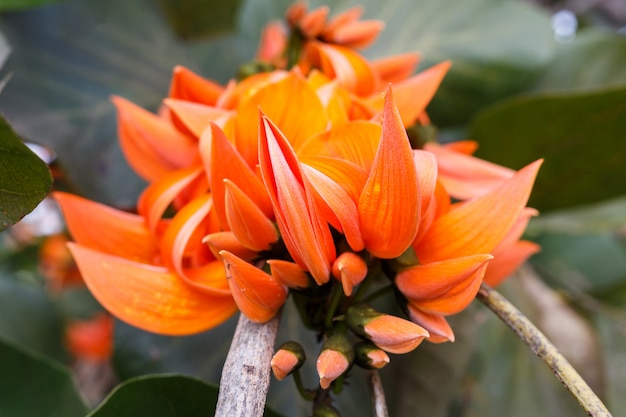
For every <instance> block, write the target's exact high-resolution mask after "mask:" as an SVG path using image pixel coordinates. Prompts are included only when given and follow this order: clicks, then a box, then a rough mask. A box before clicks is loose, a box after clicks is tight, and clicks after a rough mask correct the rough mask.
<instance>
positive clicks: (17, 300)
mask: <svg viewBox="0 0 626 417" xmlns="http://www.w3.org/2000/svg"><path fill="white" fill-rule="evenodd" d="M30 262H31V263H33V260H32V259H31V260H30ZM25 274H26V273H25V272H24V271H20V272H12V273H9V272H7V271H0V337H2V338H3V339H5V340H11V341H14V342H16V343H19V344H20V345H22V346H26V347H28V348H29V349H32V350H35V351H37V352H40V353H42V354H45V355H47V356H49V357H51V358H54V359H57V360H59V361H66V360H67V353H66V351H65V348H64V346H63V334H64V333H63V331H64V325H63V318H62V316H61V314H60V312H59V310H58V308H57V306H56V305H55V304H54V303H53V302H52V301H51V300H50V297H49V295H48V294H46V292H45V291H44V289H43V287H42V286H41V285H40V284H38V283H29V282H24V281H21V280H18V279H17V276H19V275H22V276H23V275H25ZM0 358H1V357H0ZM0 360H1V359H0ZM0 415H1V414H0Z"/></svg>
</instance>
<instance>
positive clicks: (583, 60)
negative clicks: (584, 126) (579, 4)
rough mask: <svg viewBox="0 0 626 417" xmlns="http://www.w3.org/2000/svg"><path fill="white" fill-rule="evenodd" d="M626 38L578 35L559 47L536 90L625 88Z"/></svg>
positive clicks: (593, 31) (593, 33) (608, 34)
mask: <svg viewBox="0 0 626 417" xmlns="http://www.w3.org/2000/svg"><path fill="white" fill-rule="evenodd" d="M624 68H626V38H625V37H624V36H623V35H619V34H617V33H612V32H606V31H602V30H599V29H593V28H590V29H586V30H582V31H580V32H578V33H577V34H576V37H575V38H574V40H573V41H571V42H566V43H560V44H558V46H557V49H556V53H555V54H554V57H553V58H552V62H551V63H550V65H547V66H546V67H545V71H543V72H542V73H541V74H540V76H539V78H538V79H537V81H536V83H535V85H534V86H533V89H535V90H554V89H556V90H569V91H572V90H577V91H578V90H591V89H594V88H600V87H607V86H611V85H613V86H615V85H624V84H626V71H624Z"/></svg>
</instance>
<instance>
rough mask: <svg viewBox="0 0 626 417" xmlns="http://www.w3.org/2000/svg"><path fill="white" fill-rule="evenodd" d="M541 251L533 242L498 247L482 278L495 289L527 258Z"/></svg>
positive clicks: (522, 241)
mask: <svg viewBox="0 0 626 417" xmlns="http://www.w3.org/2000/svg"><path fill="white" fill-rule="evenodd" d="M540 250H541V246H539V245H538V244H536V243H535V242H530V241H527V240H520V241H517V242H513V243H511V244H509V245H507V246H505V247H502V248H500V247H498V249H496V250H495V251H494V252H493V256H494V259H493V261H491V262H489V267H488V268H487V272H485V277H484V278H483V279H484V281H485V283H486V284H488V285H490V286H491V287H497V286H498V285H500V284H501V283H502V282H503V281H504V280H505V279H507V278H508V277H510V276H511V275H512V274H513V272H515V271H516V270H517V269H518V268H519V267H520V266H521V265H522V264H523V263H524V262H526V260H528V258H530V257H531V256H533V255H534V254H535V253H537V252H539V251H540Z"/></svg>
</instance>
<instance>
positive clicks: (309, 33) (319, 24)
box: [299, 6, 330, 38]
mask: <svg viewBox="0 0 626 417" xmlns="http://www.w3.org/2000/svg"><path fill="white" fill-rule="evenodd" d="M329 12H330V8H329V7H328V6H320V7H318V8H316V9H313V10H311V11H310V12H309V13H307V14H305V15H304V16H302V19H300V22H299V26H300V31H302V34H303V35H304V37H305V38H315V37H316V36H317V35H319V34H320V33H321V32H322V30H323V29H324V26H325V25H326V18H327V17H328V13H329Z"/></svg>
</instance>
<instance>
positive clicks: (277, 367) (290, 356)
mask: <svg viewBox="0 0 626 417" xmlns="http://www.w3.org/2000/svg"><path fill="white" fill-rule="evenodd" d="M305 359H306V355H305V354H304V349H303V348H302V346H300V344H299V343H296V342H285V343H283V344H282V345H281V346H280V347H279V348H278V350H277V351H276V353H275V354H274V356H273V357H272V360H271V362H270V365H271V366H272V371H273V372H274V377H276V379H277V380H279V381H282V380H283V379H285V377H287V375H289V374H291V373H292V372H293V371H295V370H296V369H298V368H300V366H302V364H303V363H304V361H305Z"/></svg>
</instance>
